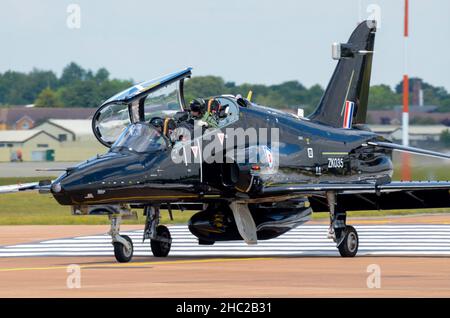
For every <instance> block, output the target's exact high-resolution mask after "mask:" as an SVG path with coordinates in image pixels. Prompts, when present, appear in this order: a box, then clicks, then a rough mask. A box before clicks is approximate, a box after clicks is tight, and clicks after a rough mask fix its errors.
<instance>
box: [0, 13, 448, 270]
mask: <svg viewBox="0 0 450 318" xmlns="http://www.w3.org/2000/svg"><path fill="white" fill-rule="evenodd" d="M375 32H376V25H375V22H374V21H365V22H363V23H361V24H360V25H359V26H357V27H356V29H355V30H354V31H353V33H352V34H351V36H350V38H349V40H348V42H347V43H342V44H333V47H332V48H333V49H332V53H333V58H334V59H336V60H338V62H337V66H336V68H335V70H334V73H333V75H332V77H331V80H330V82H329V84H328V86H327V88H326V90H325V92H324V95H323V97H322V98H321V100H320V102H319V104H318V106H317V108H316V110H315V111H314V112H313V113H312V114H311V115H310V116H308V117H301V116H295V115H291V114H288V113H284V112H281V111H279V110H275V109H272V108H268V107H263V106H260V105H257V104H256V103H253V102H251V101H250V98H243V97H241V96H240V95H238V96H232V95H220V96H211V97H203V98H204V100H205V105H207V107H206V108H205V112H206V113H207V114H208V115H209V116H210V117H211V118H213V119H214V120H215V121H216V123H217V126H218V128H216V129H205V128H206V127H205V125H202V124H200V125H198V124H197V123H198V122H201V120H197V121H194V124H192V119H193V118H192V116H191V115H192V114H190V113H189V107H188V105H187V104H186V102H185V100H184V91H183V87H184V85H183V84H184V82H185V80H186V79H187V78H189V77H190V76H191V69H190V68H188V69H185V70H182V71H179V72H175V73H172V74H169V75H167V76H164V77H161V78H157V79H154V80H151V81H148V82H143V83H140V84H138V85H135V86H133V87H131V88H129V89H127V90H125V91H123V92H121V93H119V94H117V95H115V96H113V97H111V98H110V99H109V100H107V101H106V102H105V103H103V104H102V105H101V106H100V107H99V108H98V110H97V112H96V113H95V115H94V117H93V119H92V128H93V133H94V135H95V136H96V138H97V139H98V141H99V142H100V143H102V144H103V145H105V146H106V147H108V148H110V149H109V151H107V152H106V153H105V154H102V155H97V156H96V157H94V158H91V159H89V160H86V161H85V162H82V163H80V164H78V165H77V166H74V167H70V168H67V169H65V170H64V171H63V174H62V175H61V176H59V177H58V178H57V179H56V180H53V181H41V182H40V183H39V184H34V183H32V184H25V185H18V186H9V187H3V188H1V190H0V191H2V192H10V191H24V190H36V189H39V190H40V191H41V192H46V191H47V192H50V193H51V194H52V195H53V196H54V198H55V199H56V200H57V201H58V202H59V203H60V204H62V205H69V206H72V211H73V213H74V214H98V213H106V214H108V215H109V218H110V220H111V230H110V232H109V234H110V235H111V237H112V244H113V245H114V253H115V256H116V259H117V260H118V261H119V262H128V261H130V260H131V258H132V256H133V242H132V241H131V239H130V238H129V237H128V236H126V235H120V232H119V230H120V223H121V220H122V219H123V218H125V217H129V216H130V215H132V213H131V212H130V211H131V208H133V209H136V208H142V209H143V211H144V215H145V216H146V222H145V231H144V238H143V239H144V240H145V239H149V240H150V246H151V250H152V252H153V255H154V256H157V257H164V256H167V255H168V254H169V251H170V247H171V243H172V240H171V235H170V232H169V229H168V228H167V227H165V226H164V225H160V224H159V220H160V208H163V209H168V211H169V213H170V215H172V210H173V209H176V210H184V209H197V211H199V212H198V213H196V214H194V215H193V216H192V218H191V219H190V221H189V229H190V231H191V232H192V234H193V235H195V236H196V237H197V238H198V242H199V244H205V245H212V244H214V243H215V242H218V241H229V240H244V241H245V242H246V243H248V244H256V243H257V241H258V240H267V239H272V238H275V237H277V236H279V235H281V234H283V233H286V232H287V231H289V230H291V229H293V228H295V227H296V226H299V225H301V224H303V223H304V222H306V221H308V220H309V218H310V216H311V213H312V212H313V211H316V212H318V211H328V212H329V213H330V228H329V238H330V239H332V240H334V242H335V243H336V246H337V248H338V250H339V252H340V254H341V255H342V256H344V257H352V256H355V255H356V253H357V251H358V235H357V232H356V230H355V229H354V228H353V227H352V226H350V225H347V223H346V213H347V212H348V211H354V210H384V209H417V208H436V207H449V206H450V205H449V203H450V201H449V190H450V183H449V182H438V181H426V182H423V181H422V182H420V181H412V182H399V181H391V177H392V174H393V165H392V152H393V151H394V150H397V151H404V152H410V153H415V154H422V155H427V156H433V157H439V158H449V156H448V155H445V154H441V153H437V152H432V151H427V150H423V149H417V148H412V147H405V146H401V145H397V144H394V143H392V142H390V141H389V140H386V139H385V138H383V137H382V136H380V135H377V134H376V133H374V132H372V131H370V129H369V128H368V127H367V126H366V125H365V124H366V117H367V116H366V115H367V104H368V94H369V83H370V75H371V68H372V59H373V54H374V51H373V49H374V40H375ZM299 102H301V101H299ZM198 126H200V127H201V128H200V134H199V135H198V134H197V136H196V135H195V133H194V134H193V136H192V135H191V136H189V133H190V132H191V131H192V128H193V127H194V130H195V128H196V127H197V128H198ZM183 129H184V130H183ZM251 129H254V130H255V129H256V131H257V132H258V134H261V132H262V131H263V130H264V129H265V130H266V133H265V134H266V137H267V138H266V139H267V143H265V144H262V143H260V142H259V141H258V142H256V143H255V142H250V141H249V140H250V139H251V138H247V137H251V136H249V135H248V136H245V138H244V139H245V140H244V142H241V143H240V144H239V143H234V144H233V143H231V142H229V141H230V140H231V139H234V137H239V136H241V137H242V135H246V134H248V131H251ZM261 129H262V130H261ZM198 130H199V129H196V131H198ZM180 131H184V132H182V133H180ZM236 131H237V132H238V133H235V132H236ZM267 131H268V132H267ZM233 133H234V136H231V135H232V134H233ZM186 136H189V138H186ZM213 144H214V147H212V146H211V145H213ZM208 147H209V148H213V149H214V150H213V151H210V152H208V151H206V150H207V149H206V148H208ZM236 150H241V152H242V153H243V156H241V157H242V158H240V159H242V160H237V157H236V156H234V155H233V154H234V151H236ZM230 153H231V155H229V154H230ZM208 154H209V155H208ZM252 154H254V155H252ZM207 156H210V157H214V158H215V160H208V159H211V158H207ZM250 158H252V160H250ZM219 159H221V160H219Z"/></svg>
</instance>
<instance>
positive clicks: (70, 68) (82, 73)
mask: <svg viewBox="0 0 450 318" xmlns="http://www.w3.org/2000/svg"><path fill="white" fill-rule="evenodd" d="M84 79H86V70H84V69H83V68H82V67H81V66H79V65H78V64H76V63H74V62H71V63H70V64H69V65H67V66H66V67H64V69H63V72H62V74H61V78H60V79H59V85H60V86H67V85H71V84H73V83H75V82H77V81H82V80H84Z"/></svg>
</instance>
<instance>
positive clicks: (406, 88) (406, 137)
mask: <svg viewBox="0 0 450 318" xmlns="http://www.w3.org/2000/svg"><path fill="white" fill-rule="evenodd" d="M408 6H409V3H408V0H405V17H404V19H405V21H404V33H403V35H404V49H403V50H404V52H403V53H404V56H403V58H404V61H403V63H404V66H403V67H404V69H403V114H402V131H403V136H402V139H403V145H404V146H408V145H409V78H408V54H407V52H408V33H409V30H408V9H409V8H408Z"/></svg>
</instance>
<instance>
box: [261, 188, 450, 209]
mask: <svg viewBox="0 0 450 318" xmlns="http://www.w3.org/2000/svg"><path fill="white" fill-rule="evenodd" d="M328 191H333V192H335V193H336V194H337V201H338V204H339V206H340V207H342V209H344V210H346V211H361V210H392V209H424V208H446V207H449V208H450V182H448V181H412V182H405V181H394V182H389V183H385V184H376V183H323V184H320V183H319V184H297V185H288V186H276V187H267V188H264V189H263V190H262V192H261V194H260V195H262V196H265V197H276V196H283V195H307V196H309V197H310V203H311V205H312V208H313V210H315V211H327V210H328V204H327V200H326V198H325V194H326V192H328Z"/></svg>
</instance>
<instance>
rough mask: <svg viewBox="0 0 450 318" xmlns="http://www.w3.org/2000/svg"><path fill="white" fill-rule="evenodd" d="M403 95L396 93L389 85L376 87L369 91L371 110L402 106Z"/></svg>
mask: <svg viewBox="0 0 450 318" xmlns="http://www.w3.org/2000/svg"><path fill="white" fill-rule="evenodd" d="M400 102H401V95H399V94H397V93H395V92H394V91H393V90H392V89H391V88H390V87H389V86H388V85H384V84H381V85H375V86H372V87H371V88H370V91H369V109H392V108H393V106H395V105H400Z"/></svg>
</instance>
